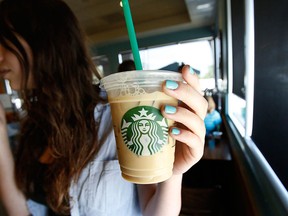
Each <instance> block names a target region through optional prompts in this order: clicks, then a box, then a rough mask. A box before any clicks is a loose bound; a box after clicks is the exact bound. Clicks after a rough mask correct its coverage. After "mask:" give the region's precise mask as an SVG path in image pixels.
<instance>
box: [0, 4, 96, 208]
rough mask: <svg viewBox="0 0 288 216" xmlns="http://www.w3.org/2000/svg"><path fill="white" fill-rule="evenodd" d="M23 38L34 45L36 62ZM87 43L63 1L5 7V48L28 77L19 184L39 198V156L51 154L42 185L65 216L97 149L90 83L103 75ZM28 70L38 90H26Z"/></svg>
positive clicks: (0, 19) (0, 9) (0, 13)
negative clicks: (72, 187)
mask: <svg viewBox="0 0 288 216" xmlns="http://www.w3.org/2000/svg"><path fill="white" fill-rule="evenodd" d="M18 37H21V38H23V39H24V40H25V41H26V42H27V43H28V44H29V46H30V47H31V50H32V55H33V65H29V62H28V58H27V53H25V50H24V48H23V47H22V45H21V44H20V42H19V40H18ZM84 39H85V38H84V36H83V34H82V31H81V29H80V27H79V24H78V21H77V19H76V17H75V16H74V14H73V13H72V11H71V10H70V9H69V7H68V6H67V5H66V4H65V3H64V2H63V1H61V0H3V1H2V2H1V3H0V43H1V44H2V45H3V46H5V47H6V48H7V49H8V50H10V51H11V52H13V53H14V54H15V55H16V56H17V58H18V60H19V62H20V63H21V65H22V71H23V74H24V78H23V82H22V84H23V85H22V89H23V99H24V105H25V109H26V110H27V115H26V116H25V117H24V119H23V121H22V128H21V134H20V140H19V148H18V151H17V153H16V169H15V172H16V182H17V185H18V187H19V188H20V189H21V190H22V191H23V192H24V193H25V194H26V195H27V194H29V193H31V192H32V193H33V190H35V185H34V184H33V179H34V178H35V175H36V173H35V170H36V169H39V165H38V164H39V158H40V157H41V155H42V154H43V153H44V152H45V151H46V150H47V149H48V150H49V151H50V153H51V156H52V157H53V162H52V163H51V164H48V167H47V171H46V172H45V174H44V176H45V177H44V180H43V181H44V182H43V188H44V191H45V193H46V202H47V204H48V206H49V207H50V208H52V209H53V210H54V211H55V212H57V213H59V214H69V212H70V205H69V199H70V197H69V187H70V184H71V182H73V181H76V182H77V180H78V177H79V175H80V173H81V171H82V170H83V168H84V167H85V166H86V165H87V164H88V162H89V161H91V160H92V159H93V158H94V157H95V155H96V153H97V152H98V149H99V144H98V143H96V137H97V125H96V123H95V120H94V108H95V105H96V103H98V102H99V101H101V99H100V97H99V88H95V86H93V85H92V80H93V74H96V76H97V77H98V78H99V77H100V76H99V75H98V74H97V72H96V71H95V66H94V64H93V63H92V61H91V58H90V56H89V55H88V51H87V49H86V44H85V43H84V41H85V40H84ZM11 44H13V46H11ZM29 73H32V76H33V78H34V82H35V89H33V91H30V90H28V89H27V80H28V75H29ZM31 99H33V100H31Z"/></svg>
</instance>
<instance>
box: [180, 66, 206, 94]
mask: <svg viewBox="0 0 288 216" xmlns="http://www.w3.org/2000/svg"><path fill="white" fill-rule="evenodd" d="M182 76H183V79H184V80H185V81H186V82H187V83H188V84H189V85H190V86H193V87H194V89H195V90H196V91H198V92H199V93H200V94H201V95H202V91H201V86H200V83H199V79H198V76H197V74H196V73H195V71H194V70H193V69H192V67H190V66H189V65H185V66H184V67H183V68H182Z"/></svg>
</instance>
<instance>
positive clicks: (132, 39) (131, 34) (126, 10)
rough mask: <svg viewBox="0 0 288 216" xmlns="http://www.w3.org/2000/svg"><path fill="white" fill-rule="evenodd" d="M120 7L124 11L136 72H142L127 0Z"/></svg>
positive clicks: (123, 0)
mask: <svg viewBox="0 0 288 216" xmlns="http://www.w3.org/2000/svg"><path fill="white" fill-rule="evenodd" d="M122 6H123V11H124V17H125V21H126V26H127V30H128V35H129V39H130V45H131V48H132V53H133V57H134V62H135V67H136V70H142V63H141V59H140V54H139V48H138V44H137V39H136V34H135V30H134V25H133V20H132V16H131V11H130V6H129V2H128V0H122Z"/></svg>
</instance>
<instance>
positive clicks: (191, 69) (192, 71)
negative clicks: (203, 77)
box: [189, 66, 195, 74]
mask: <svg viewBox="0 0 288 216" xmlns="http://www.w3.org/2000/svg"><path fill="white" fill-rule="evenodd" d="M189 72H190V74H194V73H195V71H194V70H193V68H192V67H191V66H190V70H189Z"/></svg>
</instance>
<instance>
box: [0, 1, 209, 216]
mask: <svg viewBox="0 0 288 216" xmlns="http://www.w3.org/2000/svg"><path fill="white" fill-rule="evenodd" d="M83 41H84V37H83V34H82V33H81V31H80V28H79V25H78V22H77V20H76V18H75V16H74V15H73V13H72V12H71V10H70V9H69V8H68V7H67V5H66V4H65V3H64V2H62V1H61V0H41V1H39V0H3V1H2V2H1V4H0V76H1V77H3V78H4V79H7V80H9V82H10V85H11V87H12V88H13V89H15V90H19V91H21V94H22V97H23V100H24V106H25V110H26V112H27V113H26V115H25V117H24V118H23V119H21V133H20V140H19V146H18V150H17V152H16V154H15V162H14V160H13V157H12V153H11V152H10V149H9V143H8V140H7V131H6V121H5V115H4V110H3V107H2V106H0V107H1V108H0V176H1V179H0V195H1V200H2V203H3V204H4V206H5V208H6V210H7V212H8V214H9V215H13V216H17V215H28V214H32V215H37V216H38V215H40V216H41V215H48V214H49V215H89V216H90V215H93V216H94V215H149V216H151V215H178V214H179V211H180V207H181V180H182V175H183V173H184V172H186V171H187V170H188V169H189V168H190V167H191V166H192V165H194V164H195V163H196V162H197V161H198V160H199V159H200V158H201V156H202V154H203V145H204V136H205V127H204V123H203V119H204V117H205V114H206V110H207V102H206V100H205V99H204V98H203V97H202V96H201V92H200V87H199V84H198V80H197V77H196V76H195V75H194V74H192V73H190V72H189V71H190V70H189V66H185V67H184V68H183V79H184V80H185V81H186V82H187V84H184V83H176V82H171V81H166V82H164V85H163V91H164V92H165V93H166V94H168V95H170V96H172V97H175V98H177V99H179V100H181V101H183V104H185V107H186V108H184V106H181V107H180V106H179V107H177V108H176V109H175V110H172V111H171V110H165V109H163V110H162V114H163V115H164V116H165V117H166V118H170V119H172V120H175V121H177V122H178V125H179V128H173V130H171V131H170V135H171V136H172V137H173V138H175V139H176V140H177V145H176V155H175V157H176V158H175V164H174V171H173V176H172V177H171V178H170V179H169V180H167V181H165V182H162V183H159V184H154V185H134V184H132V183H129V182H127V181H125V180H123V179H122V178H121V174H120V169H119V165H118V162H117V155H116V148H115V138H114V135H113V127H112V124H111V114H110V107H109V105H108V103H107V101H106V98H105V96H104V94H103V92H101V91H100V90H99V87H98V86H94V85H93V84H92V83H93V82H92V81H93V74H96V75H97V73H96V71H95V67H94V65H93V64H92V62H91V60H90V56H89V55H88V54H87V50H86V48H85V44H84V42H83ZM98 77H99V76H98ZM188 94H189V95H191V97H190V96H189V98H188V97H186V95H188ZM102 122H103V123H102ZM181 125H182V126H181ZM14 170H15V172H14ZM4 173H5V175H3V174H4ZM2 176H3V177H2Z"/></svg>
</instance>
